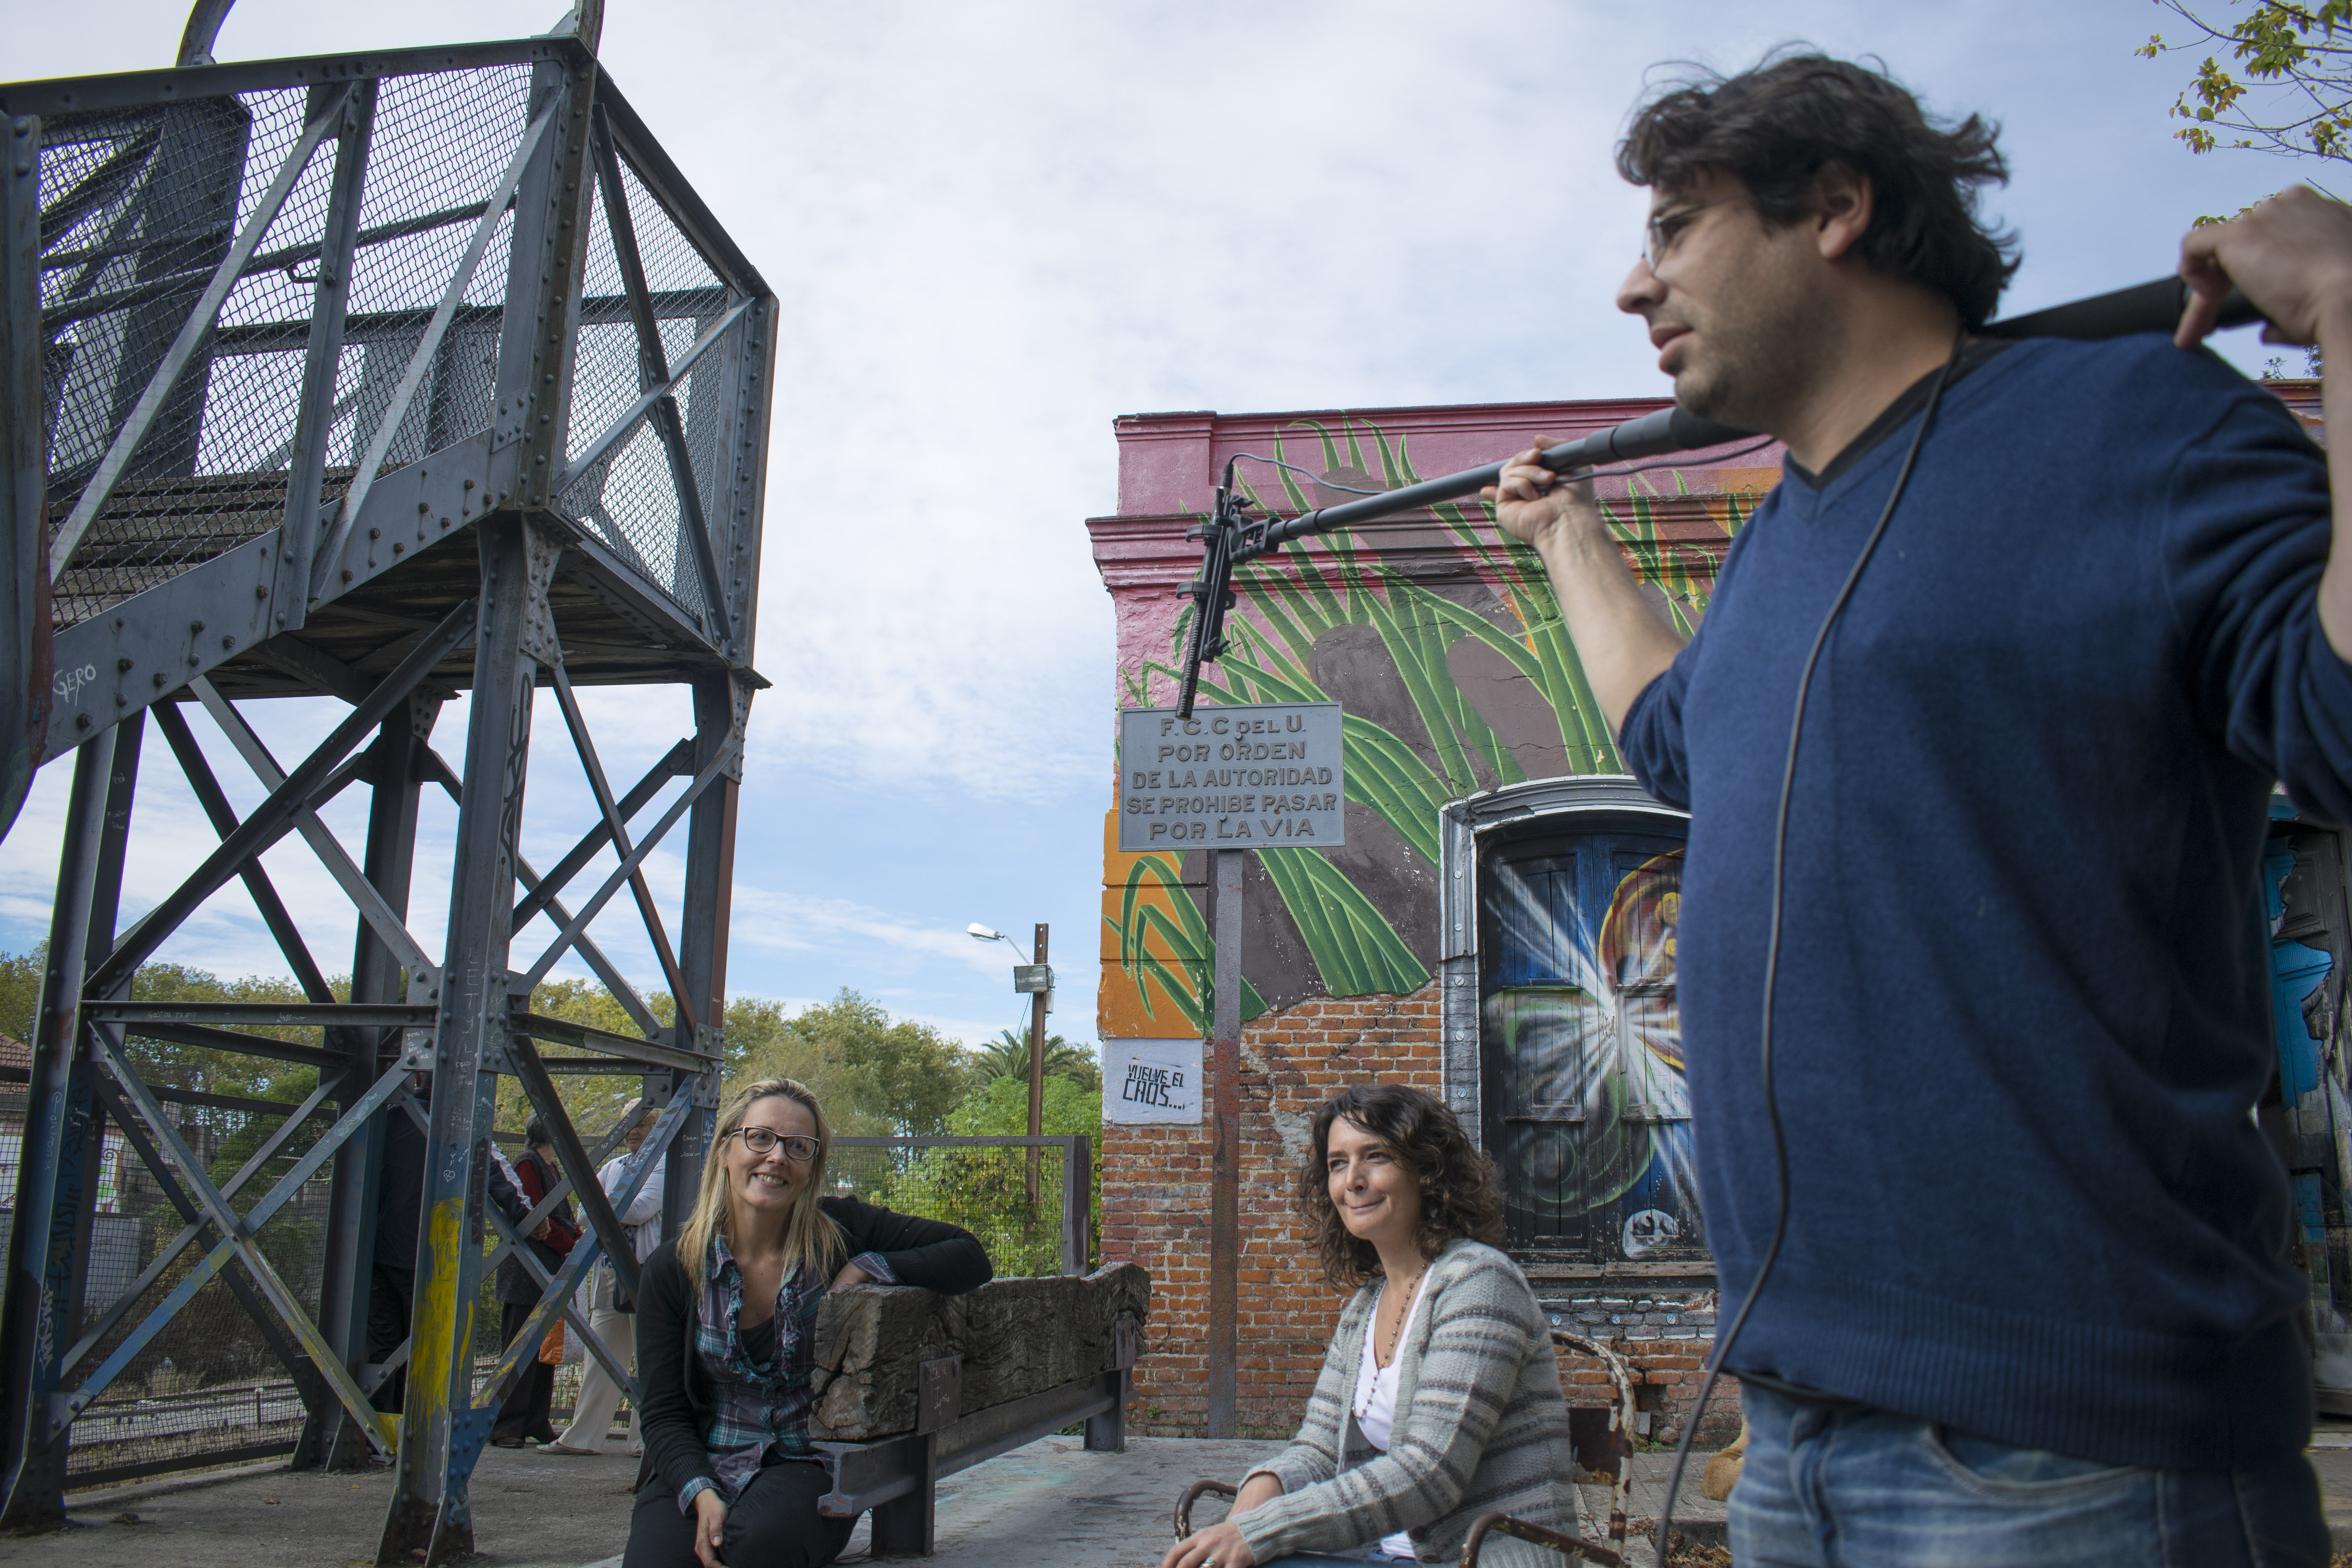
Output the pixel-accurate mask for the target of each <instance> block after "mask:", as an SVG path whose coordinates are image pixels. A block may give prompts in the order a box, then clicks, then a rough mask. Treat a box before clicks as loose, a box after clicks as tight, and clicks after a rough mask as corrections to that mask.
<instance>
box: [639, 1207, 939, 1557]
mask: <svg viewBox="0 0 2352 1568" xmlns="http://www.w3.org/2000/svg"><path fill="white" fill-rule="evenodd" d="M710 1245H711V1248H712V1251H713V1254H714V1258H713V1267H712V1268H711V1270H710V1278H709V1279H708V1280H706V1281H704V1283H703V1287H702V1301H701V1304H700V1307H699V1309H698V1312H697V1314H696V1319H695V1328H694V1348H695V1353H697V1354H698V1355H699V1356H700V1357H701V1358H702V1370H703V1371H704V1372H705V1373H707V1374H709V1378H710V1382H711V1385H712V1386H713V1387H714V1388H716V1389H717V1390H718V1391H719V1410H718V1414H717V1415H714V1416H713V1417H712V1418H711V1422H710V1426H709V1430H708V1431H706V1432H704V1433H703V1435H702V1446H703V1448H704V1450H705V1451H706V1452H708V1453H709V1456H710V1468H711V1472H712V1474H713V1475H715V1476H717V1477H718V1479H717V1480H715V1481H714V1480H713V1479H711V1478H710V1477H709V1476H697V1477H696V1478H695V1479H692V1480H690V1481H688V1482H687V1483H686V1485H685V1486H684V1487H682V1488H680V1489H679V1490H678V1494H677V1507H678V1511H679V1512H680V1513H691V1512H692V1511H693V1510H694V1500H695V1497H696V1495H697V1494H698V1493H700V1492H703V1491H706V1490H708V1489H710V1488H712V1487H714V1486H715V1487H717V1488H718V1489H719V1495H720V1496H721V1497H722V1498H724V1499H725V1500H727V1501H728V1503H730V1505H731V1504H732V1503H733V1502H734V1501H735V1500H736V1499H737V1498H738V1497H740V1496H741V1495H742V1492H743V1489H744V1488H745V1487H747V1486H749V1485H750V1484H751V1478H752V1477H754V1476H756V1475H758V1474H759V1473H760V1467H761V1465H763V1464H765V1463H766V1462H767V1459H768V1456H769V1455H770V1454H771V1453H772V1454H774V1456H775V1457H776V1458H779V1459H814V1458H816V1452H815V1450H814V1449H813V1448H811V1447H809V1436H808V1414H809V1405H810V1395H809V1372H810V1369H811V1367H812V1366H813V1365H814V1362H815V1359H816V1313H817V1308H818V1307H819V1306H820V1305H821V1304H822V1303H823V1302H824V1293H825V1291H826V1290H828V1289H831V1288H832V1284H833V1281H832V1280H831V1279H824V1278H814V1279H812V1278H809V1277H807V1276H804V1275H803V1273H802V1272H801V1271H800V1270H799V1269H797V1268H795V1269H792V1270H789V1271H787V1272H786V1274H785V1275H784V1279H783V1283H782V1285H781V1286H779V1287H778V1288H777V1290H776V1316H775V1324H776V1353H775V1358H774V1359H773V1360H772V1361H770V1362H767V1363H764V1364H761V1363H753V1362H752V1360H751V1357H750V1356H749V1355H748V1354H746V1353H745V1352H744V1349H743V1330H742V1317H743V1270H742V1268H741V1266H740V1265H739V1264H738V1263H737V1262H736V1261H735V1255H734V1254H733V1253H732V1252H730V1251H729V1250H728V1249H727V1243H726V1240H725V1239H724V1238H723V1237H717V1236H713V1237H711V1238H710ZM849 1261H850V1262H852V1263H855V1264H856V1265H857V1266H858V1267H859V1268H863V1269H865V1270H866V1273H868V1274H870V1275H872V1276H873V1277H874V1278H875V1279H877V1280H879V1281H880V1282H882V1283H883V1284H885V1285H895V1284H897V1283H898V1278H897V1276H895V1275H894V1274H892V1273H891V1271H890V1266H889V1265H888V1264H887V1263H885V1262H884V1261H883V1260H882V1258H881V1255H880V1254H879V1253H874V1252H861V1253H859V1254H858V1255H857V1256H856V1257H855V1258H851V1259H850V1260H849Z"/></svg>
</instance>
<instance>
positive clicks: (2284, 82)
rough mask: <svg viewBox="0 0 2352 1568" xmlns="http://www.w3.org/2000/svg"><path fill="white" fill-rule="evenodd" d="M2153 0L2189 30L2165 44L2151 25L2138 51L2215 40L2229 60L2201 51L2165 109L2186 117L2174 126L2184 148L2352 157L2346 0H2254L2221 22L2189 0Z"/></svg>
mask: <svg viewBox="0 0 2352 1568" xmlns="http://www.w3.org/2000/svg"><path fill="white" fill-rule="evenodd" d="M2158 3H2159V4H2161V5H2163V6H2164V7H2165V9H2167V10H2168V11H2170V12H2172V13H2173V14H2174V15H2175V16H2179V17H2180V18H2181V20H2183V21H2184V22H2186V23H2188V24H2189V26H2191V27H2192V28H2194V29H2195V30H2196V33H2197V37H2193V38H2191V39H2189V41H2187V42H2184V43H2168V42H2166V41H2165V37H2164V35H2163V34H2161V33H2156V34H2151V35H2150V36H2149V37H2148V40H2147V43H2146V44H2144V45H2142V46H2141V47H2140V48H2139V50H2138V51H2137V52H2138V53H2140V54H2141V55H2143V56H2146V57H2147V58H2149V59H2156V58H2159V57H2161V56H2164V55H2168V54H2173V53H2176V52H2178V51H2180V50H2183V49H2189V50H2195V49H2201V48H2206V47H2211V46H2217V45H2218V46H2221V47H2225V48H2226V49H2227V50H2228V52H2229V55H2230V57H2231V59H2232V60H2233V61H2234V62H2235V65H2234V67H2232V66H2225V65H2223V64H2221V61H2220V60H2219V58H2217V57H2215V56H2213V55H2210V54H2209V55H2207V56H2206V57H2205V58H2204V61H2203V63H2202V64H2200V66H2199V67H2198V68H2197V73H2196V75H2195V76H2194V77H2193V78H2191V79H2190V81H2189V86H2188V88H2187V89H2184V90H2183V91H2182V92H2181V94H2180V96H2179V99H2178V100H2175V102H2174V103H2173V106H2172V109H2171V111H2170V112H2171V114H2172V116H2173V118H2175V119H2179V120H2185V121H2188V124H2187V125H2185V126H2184V127H2182V128H2181V129H2180V130H2178V131H2175V132H2173V135H2174V136H2176V137H2178V138H2179V140H2180V142H2182V143H2183V144H2184V145H2185V146H2187V147H2188V149H2189V151H2190V152H2191V153H2210V152H2212V151H2214V150H2215V149H2216V148H2221V147H2228V148H2246V149H2251V150H2253V151H2258V152H2267V153H2282V154H2285V155H2287V156H2306V157H2317V158H2326V159H2331V160H2334V161H2336V162H2352V0H2320V3H2319V4H2318V5H2291V4H2287V3H2285V0H2254V4H2253V5H2252V8H2251V9H2250V10H2249V11H2248V12H2247V14H2246V15H2245V16H2242V17H2240V18H2239V19H2238V20H2236V21H2234V22H2232V23H2231V24H2230V26H2228V27H2227V28H2226V29H2224V28H2220V27H2216V26H2213V25H2212V24H2211V23H2210V22H2208V21H2206V20H2205V19H2204V18H2203V17H2202V16H2198V15H2197V13H2195V12H2194V11H2191V10H2190V9H2189V5H2188V4H2187V0H2158ZM2232 3H2233V4H2235V3H2236V0H2232ZM2192 99H2193V100H2194V101H2193V102H2192V101H2191V100H2192Z"/></svg>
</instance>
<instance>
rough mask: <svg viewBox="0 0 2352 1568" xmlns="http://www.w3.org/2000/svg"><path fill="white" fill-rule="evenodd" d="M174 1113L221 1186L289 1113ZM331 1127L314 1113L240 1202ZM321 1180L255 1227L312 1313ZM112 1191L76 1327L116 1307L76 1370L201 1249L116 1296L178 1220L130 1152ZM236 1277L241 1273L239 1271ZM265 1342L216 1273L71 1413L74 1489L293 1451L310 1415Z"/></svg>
mask: <svg viewBox="0 0 2352 1568" xmlns="http://www.w3.org/2000/svg"><path fill="white" fill-rule="evenodd" d="M170 1113H171V1114H172V1116H173V1127H174V1129H175V1130H176V1131H177V1132H178V1134H179V1136H180V1137H181V1138H182V1139H184V1141H185V1142H186V1143H187V1145H188V1147H189V1148H190V1150H191V1151H192V1152H194V1154H195V1156H196V1158H197V1159H198V1160H199V1161H200V1162H202V1163H204V1164H205V1166H206V1167H207V1171H208V1173H209V1174H210V1175H211V1176H212V1178H213V1180H214V1181H215V1184H224V1183H226V1182H227V1181H228V1180H229V1179H230V1178H231V1177H232V1176H234V1175H235V1174H236V1171H237V1170H238V1169H239V1167H241V1166H242V1165H244V1164H245V1163H247V1160H248V1159H249V1158H250V1157H251V1156H252V1155H253V1154H254V1153H255V1152H257V1150H258V1149H259V1148H260V1146H261V1145H262V1144H263V1142H265V1141H266V1140H267V1139H268V1136H269V1135H270V1134H271V1133H272V1132H274V1131H277V1130H278V1126H279V1124H280V1123H281V1121H283V1118H282V1117H280V1116H270V1115H260V1114H256V1113H253V1112H249V1111H240V1110H213V1109H197V1108H189V1107H172V1108H170ZM326 1124H327V1123H326V1120H325V1119H324V1118H318V1119H315V1120H313V1121H311V1122H310V1124H309V1125H308V1126H306V1127H305V1128H304V1129H303V1130H302V1131H299V1132H298V1133H297V1134H296V1135H295V1137H294V1138H293V1139H292V1140H290V1141H289V1145H288V1147H287V1148H286V1149H284V1150H281V1151H280V1152H279V1153H278V1154H277V1155H276V1156H275V1157H273V1158H272V1159H270V1160H269V1161H268V1162H265V1163H264V1164H263V1166H262V1167H261V1169H260V1170H258V1171H257V1173H255V1175H254V1176H253V1177H252V1178H250V1179H249V1180H248V1182H247V1184H246V1186H245V1188H244V1189H243V1191H242V1192H241V1194H239V1196H238V1198H237V1199H236V1204H237V1206H238V1207H239V1208H243V1207H245V1206H246V1205H247V1204H249V1202H250V1201H251V1200H252V1199H253V1198H255V1197H257V1196H258V1195H259V1194H261V1193H262V1192H263V1191H265V1190H267V1188H268V1186H269V1185H270V1184H272V1183H273V1182H274V1181H275V1180H276V1179H277V1177H278V1175H280V1174H282V1173H283V1172H284V1170H285V1169H286V1167H288V1166H289V1165H291V1164H292V1163H293V1161H294V1159H295V1158H296V1157H298V1156H299V1153H300V1152H301V1151H302V1150H303V1149H304V1148H306V1147H307V1146H308V1145H309V1143H310V1140H311V1139H312V1138H313V1137H315V1136H316V1135H317V1133H318V1132H319V1131H322V1130H323V1129H324V1128H325V1126H326ZM117 1136H119V1134H118V1135H117ZM327 1187H328V1184H327V1182H326V1180H325V1179H324V1178H323V1177H320V1178H315V1179H313V1180H310V1181H308V1182H305V1183H304V1184H302V1186H301V1188H300V1189H299V1192H298V1193H297V1194H296V1195H295V1196H294V1197H293V1198H292V1199H291V1200H290V1201H289V1203H288V1204H287V1205H285V1206H284V1207H283V1208H281V1209H279V1210H278V1213H277V1214H276V1215H273V1216H272V1217H271V1218H270V1220H269V1221H268V1223H267V1224H266V1225H264V1226H262V1227H261V1228H260V1230H259V1231H258V1232H257V1236H256V1240H257V1243H258V1245H259V1247H260V1250H261V1253H262V1255H263V1256H264V1257H265V1258H268V1260H269V1263H270V1266H271V1267H272V1268H275V1269H276V1270H277V1272H278V1277H279V1278H280V1279H283V1280H284V1281H285V1282H286V1284H287V1286H288V1288H289V1289H290V1290H292V1291H293V1293H294V1295H295V1297H296V1299H297V1300H299V1301H301V1302H302V1303H303V1305H304V1307H305V1309H306V1310H309V1311H310V1312H311V1313H313V1314H314V1315H315V1313H316V1311H317V1310H318V1300H319V1291H320V1283H321V1281H322V1279H323V1268H324V1261H325V1259H324V1242H325V1239H326V1228H327V1226H326V1221H327ZM112 1196H113V1203H114V1205H115V1212H114V1213H112V1214H100V1215H96V1216H95V1217H94V1220H93V1225H92V1238H91V1239H92V1249H91V1267H90V1269H89V1284H88V1286H87V1288H86V1289H85V1292H84V1310H83V1319H82V1324H81V1330H82V1331H83V1332H87V1331H89V1329H90V1328H91V1327H93V1326H95V1325H96V1324H97V1323H98V1322H99V1321H101V1319H102V1318H103V1317H104V1316H105V1315H106V1314H107V1313H108V1312H109V1311H110V1310H120V1316H119V1320H118V1321H116V1322H115V1323H114V1324H113V1325H112V1326H111V1327H110V1329H109V1330H108V1331H106V1332H104V1333H102V1334H101V1335H100V1337H99V1338H98V1340H97V1342H96V1343H95V1344H93V1345H92V1346H91V1347H90V1348H89V1350H88V1351H87V1352H85V1353H84V1354H83V1355H82V1356H81V1357H80V1358H79V1362H78V1363H76V1364H77V1367H78V1368H79V1369H84V1370H88V1369H94V1368H96V1367H98V1366H99V1365H100V1364H101V1363H104V1362H106V1361H107V1360H109V1359H110V1357H112V1356H113V1355H114V1354H115V1352H116V1351H117V1350H118V1349H119V1348H121V1347H122V1346H123V1345H125V1344H126V1343H128V1342H130V1341H131V1337H132V1335H133V1334H134V1332H136V1331H139V1329H140V1327H141V1325H142V1322H143V1321H144V1320H145V1319H146V1318H147V1316H148V1314H149V1313H150V1312H151V1311H152V1310H154V1309H155V1308H156V1307H157V1306H158V1305H159V1304H161V1303H163V1302H164V1301H165V1300H167V1299H168V1298H169V1297H170V1296H171V1295H172V1294H173V1292H174V1291H175V1290H180V1289H185V1288H186V1286H187V1284H188V1282H189V1281H190V1280H191V1279H193V1278H194V1275H195V1272H196V1270H197V1268H198V1266H199V1264H200V1263H201V1262H202V1261H203V1258H204V1252H203V1250H202V1248H200V1247H194V1246H190V1247H185V1248H184V1249H183V1250H181V1251H180V1252H179V1254H178V1255H177V1256H176V1257H175V1258H173V1259H172V1261H171V1262H170V1263H168V1264H167V1265H166V1266H165V1267H164V1268H163V1270H162V1271H161V1273H160V1274H158V1275H156V1276H155V1277H154V1278H153V1279H152V1282H151V1283H150V1284H149V1285H148V1286H147V1287H146V1288H145V1289H143V1290H141V1291H139V1292H138V1294H137V1295H136V1296H135V1297H132V1298H131V1299H130V1300H127V1301H125V1300H122V1298H123V1297H124V1296H125V1294H126V1289H127V1288H128V1287H130V1286H131V1285H133V1284H135V1283H136V1282H137V1277H138V1276H139V1275H140V1274H142V1272H143V1271H145V1270H146V1269H147V1268H149V1266H150V1265H152V1263H153V1262H154V1261H155V1260H156V1259H157V1258H160V1257H162V1256H163V1253H164V1252H165V1250H166V1249H167V1247H169V1246H170V1244H171V1243H172V1242H173V1239H174V1238H175V1237H178V1236H179V1235H180V1234H181V1232H182V1231H183V1229H184V1226H185V1222H184V1220H183V1219H182V1217H181V1215H180V1212H179V1210H178V1209H177V1208H176V1207H174V1206H173V1204H172V1202H171V1200H170V1199H169V1197H167V1196H166V1195H165V1193H164V1191H163V1186H162V1184H160V1183H159V1182H158V1181H157V1180H156V1179H155V1177H154V1175H153V1173H152V1172H150V1171H149V1170H148V1169H147V1168H146V1166H145V1164H144V1163H142V1161H141V1160H139V1159H138V1158H137V1157H136V1155H135V1154H130V1155H127V1157H124V1158H121V1161H120V1166H119V1174H118V1175H117V1178H116V1180H115V1183H114V1190H113V1194H112ZM101 1255H103V1259H102V1262H101ZM242 1268H243V1265H242V1264H238V1263H234V1262H232V1263H231V1264H230V1265H229V1269H230V1270H238V1271H241V1270H242ZM226 1273H227V1271H226V1270H225V1271H224V1275H226ZM237 1279H239V1281H240V1282H242V1279H243V1276H242V1274H241V1272H240V1273H239V1274H238V1275H237ZM272 1339H273V1335H272V1333H271V1332H269V1331H265V1330H264V1329H263V1328H262V1326H261V1325H260V1324H259V1323H258V1322H257V1321H256V1320H255V1318H254V1317H253V1315H252V1314H251V1313H249V1312H247V1310H246V1309H245V1306H244V1304H243V1303H241V1302H240V1301H239V1300H237V1298H236V1290H235V1289H234V1288H233V1286H232V1284H231V1281H230V1279H229V1278H226V1277H224V1276H215V1277H214V1278H212V1279H208V1280H206V1281H205V1283H203V1284H202V1285H201V1286H199V1287H197V1289H195V1291H194V1295H193V1296H192V1297H191V1298H190V1299H189V1300H188V1302H187V1304H186V1305H185V1306H184V1307H182V1308H181V1309H180V1310H179V1311H178V1312H177V1313H176V1314H174V1315H173V1317H172V1318H171V1319H170V1320H169V1321H166V1322H165V1323H164V1324H163V1326H162V1328H161V1330H160V1331H157V1332H155V1333H154V1334H153V1336H152V1338H150V1339H148V1340H147V1341H146V1342H144V1343H143V1344H141V1345H140V1346H138V1348H137V1350H136V1352H135V1353H134V1354H132V1355H131V1359H130V1361H129V1363H128V1364H127V1365H125V1366H124V1367H123V1368H122V1370H121V1373H119V1374H118V1375H117V1376H116V1377H115V1378H114V1379H113V1381H112V1383H111V1384H109V1386H108V1387H107V1389H106V1390H105V1392H104V1393H103V1394H102V1395H101V1396H100V1398H99V1399H98V1400H97V1401H96V1402H94V1403H93V1404H91V1405H89V1407H88V1408H87V1409H86V1410H84V1412H83V1413H82V1415H81V1416H80V1417H79V1419H77V1420H76V1421H75V1423H74V1425H73V1427H72V1436H71V1448H70V1450H69V1452H68V1459H67V1474H68V1477H69V1478H70V1479H71V1480H72V1482H73V1484H75V1485H79V1486H90V1485H96V1484H99V1483H100V1482H102V1481H106V1480H111V1479H128V1478H130V1477H132V1476H140V1475H151V1474H155V1473H157V1472H159V1471H163V1470H170V1469H180V1468H189V1467H192V1466H198V1465H205V1464H215V1463H225V1462H227V1461H228V1460H230V1459H235V1458H246V1457H258V1455H260V1454H262V1453H265V1452H268V1453H279V1452H288V1451H290V1450H291V1449H292V1448H293V1447H294V1442H295V1439H296V1437H297V1436H299V1434H300V1431H301V1426H302V1420H303V1415H304V1411H303V1406H302V1403H301V1400H300V1398H299V1396H298V1395H297V1394H296V1393H295V1391H294V1386H293V1384H292V1383H291V1381H290V1380H289V1377H288V1375H287V1369H286V1365H285V1363H284V1362H283V1361H282V1360H281V1359H280V1358H279V1356H278V1353H277V1352H276V1350H275V1349H274V1348H273V1345H272Z"/></svg>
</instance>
